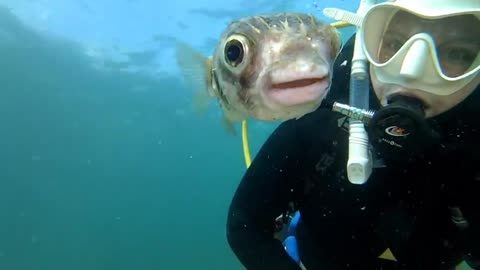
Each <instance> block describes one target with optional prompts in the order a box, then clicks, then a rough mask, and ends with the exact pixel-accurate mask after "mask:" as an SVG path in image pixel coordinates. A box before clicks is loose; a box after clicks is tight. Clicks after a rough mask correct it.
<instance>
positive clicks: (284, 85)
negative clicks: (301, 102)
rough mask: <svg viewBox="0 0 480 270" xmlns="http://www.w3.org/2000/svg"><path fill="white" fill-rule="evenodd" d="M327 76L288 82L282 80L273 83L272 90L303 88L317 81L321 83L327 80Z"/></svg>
mask: <svg viewBox="0 0 480 270" xmlns="http://www.w3.org/2000/svg"><path fill="white" fill-rule="evenodd" d="M326 79H327V77H321V78H307V79H300V80H294V81H288V82H282V83H275V84H272V90H273V91H276V90H282V89H289V90H290V89H295V88H302V87H305V86H309V85H312V84H315V83H319V82H322V81H325V80H326Z"/></svg>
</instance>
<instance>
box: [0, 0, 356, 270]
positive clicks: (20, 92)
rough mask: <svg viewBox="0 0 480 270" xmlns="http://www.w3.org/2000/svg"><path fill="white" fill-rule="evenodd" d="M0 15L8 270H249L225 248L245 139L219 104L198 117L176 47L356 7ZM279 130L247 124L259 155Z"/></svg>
mask: <svg viewBox="0 0 480 270" xmlns="http://www.w3.org/2000/svg"><path fill="white" fill-rule="evenodd" d="M0 5H1V6H0V83H1V84H0V123H1V125H0V127H1V128H0V270H43V269H45V270H64V269H68V270H86V269H95V270H106V269H112V270H113V269H115V270H126V269H139V270H150V269H212V270H213V269H242V267H241V265H240V264H239V263H238V261H237V260H236V258H235V257H234V256H233V253H232V252H231V251H230V248H229V246H228V244H227V242H226V238H225V222H226V213H227V208H228V205H229V202H230V199H231V197H232V195H233V192H234V191H235V188H236V185H237V184H238V182H239V181H240V179H241V176H242V174H243V172H244V171H245V165H244V161H243V155H242V148H241V138H240V137H239V136H237V137H234V136H231V135H229V134H228V133H226V132H225V131H224V130H223V128H222V125H221V123H220V111H219V109H218V107H217V106H216V105H213V104H212V106H211V108H210V110H209V111H208V113H207V114H206V115H205V116H203V117H200V116H198V115H196V114H194V113H193V112H192V110H191V100H192V96H191V93H192V91H191V89H186V88H185V87H184V86H183V82H182V79H181V78H180V77H179V75H178V68H177V67H176V66H175V60H174V58H173V57H174V56H173V55H174V49H175V48H174V41H175V40H176V39H180V40H183V41H186V42H189V43H190V44H192V45H193V46H194V47H196V48H197V49H198V50H200V51H202V52H203V53H205V54H207V53H210V52H211V51H212V50H213V47H214V45H215V42H216V38H217V37H218V35H219V34H220V32H221V31H222V29H223V27H225V25H226V23H228V22H229V21H230V20H232V19H234V18H238V17H240V16H245V15H253V14H257V13H264V12H272V11H306V12H314V13H316V14H318V16H319V17H321V18H323V15H322V13H321V9H322V8H323V7H327V6H337V7H341V8H346V9H349V10H352V11H353V10H355V9H356V4H355V5H353V3H351V2H349V1H348V5H347V1H346V0H345V1H324V2H322V3H316V5H318V9H319V10H317V8H315V3H314V2H312V1H293V0H290V1H246V0H245V1H242V0H237V1H233V2H232V1H230V2H228V3H227V2H224V1H220V0H215V1H187V0H183V2H182V1H175V2H170V3H167V2H164V3H160V1H153V0H149V1H146V0H145V1H142V0H137V1H134V0H130V1H113V0H109V1H101V4H100V3H97V2H95V1H86V0H85V1H67V0H58V1H47V0H38V1H24V0H12V1H6V0H2V1H0ZM324 19H325V18H324ZM350 34H351V32H344V38H345V39H346V38H348V37H349V36H350ZM275 126H276V123H273V124H267V123H260V122H250V136H251V147H252V154H253V155H254V154H255V153H256V151H257V150H258V148H259V147H260V146H261V144H262V143H263V141H264V140H265V139H266V138H267V136H268V135H269V133H270V132H271V130H272V129H273V128H275ZM237 130H238V131H240V126H237Z"/></svg>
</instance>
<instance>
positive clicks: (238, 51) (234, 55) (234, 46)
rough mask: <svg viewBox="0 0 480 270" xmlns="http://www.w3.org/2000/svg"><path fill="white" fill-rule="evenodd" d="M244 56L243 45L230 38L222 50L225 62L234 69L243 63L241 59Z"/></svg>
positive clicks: (237, 40)
mask: <svg viewBox="0 0 480 270" xmlns="http://www.w3.org/2000/svg"><path fill="white" fill-rule="evenodd" d="M244 54H245V48H244V45H243V43H242V42H241V41H240V40H239V39H237V38H232V39H230V40H229V41H227V43H226V44H225V48H224V55H225V61H226V62H227V63H228V64H229V65H231V66H233V67H236V66H238V65H239V64H240V63H242V61H243V57H244Z"/></svg>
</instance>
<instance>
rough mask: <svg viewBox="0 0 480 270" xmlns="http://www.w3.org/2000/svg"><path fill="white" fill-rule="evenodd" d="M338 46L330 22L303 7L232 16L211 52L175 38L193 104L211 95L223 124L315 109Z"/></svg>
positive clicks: (292, 116)
mask: <svg viewBox="0 0 480 270" xmlns="http://www.w3.org/2000/svg"><path fill="white" fill-rule="evenodd" d="M341 46H342V41H341V37H340V34H339V32H338V31H337V30H336V29H335V27H334V26H332V25H330V24H328V23H326V22H323V21H320V20H318V19H316V18H315V17H314V16H313V15H311V14H305V13H293V12H287V13H270V14H264V15H258V16H249V17H243V18H240V19H238V20H236V21H233V22H231V23H230V24H229V25H228V26H227V27H226V29H225V30H224V31H223V33H222V34H221V36H220V39H219V42H218V44H217V46H216V48H215V50H214V52H213V55H212V56H204V55H202V54H201V53H200V52H198V51H196V50H194V49H193V48H191V47H190V46H189V45H187V44H185V43H181V42H179V43H178V44H177V52H176V53H177V54H176V58H177V63H178V65H179V67H180V70H181V71H182V73H183V76H184V78H185V79H186V81H187V83H188V84H189V87H192V88H194V90H195V91H196V95H195V102H194V104H196V108H197V109H199V110H200V111H202V110H205V109H206V108H207V107H208V105H209V103H210V101H211V99H212V98H216V99H217V100H218V103H219V105H220V108H221V110H222V112H223V113H222V114H223V120H224V124H226V125H225V127H226V128H227V130H228V131H230V132H235V130H234V124H235V123H236V122H239V121H242V120H245V119H249V118H252V119H256V120H263V121H286V120H290V119H298V118H301V117H302V116H304V115H306V114H308V113H311V112H313V111H315V110H316V109H317V108H318V107H319V106H320V104H321V102H322V100H323V99H324V98H325V96H326V95H327V94H328V92H329V89H330V85H331V81H332V69H333V64H334V61H335V59H336V57H337V56H338V54H339V52H340V50H341Z"/></svg>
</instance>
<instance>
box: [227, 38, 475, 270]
mask: <svg viewBox="0 0 480 270" xmlns="http://www.w3.org/2000/svg"><path fill="white" fill-rule="evenodd" d="M352 43H353V38H352V39H351V40H350V41H349V42H348V43H347V44H346V45H345V46H344V49H343V51H342V54H341V55H340V56H339V57H338V58H337V60H336V64H335V67H334V68H335V71H334V79H333V84H332V89H331V92H330V94H329V99H330V100H338V101H340V102H343V103H348V85H349V72H350V65H349V63H350V59H351V57H352V50H353V46H352ZM344 61H347V62H348V64H347V65H345V63H344ZM478 92H480V90H479V89H478V88H477V90H476V91H475V92H474V93H473V94H472V95H471V96H470V97H469V98H468V99H467V100H465V101H464V102H463V103H462V105H461V106H459V107H461V109H452V110H451V112H449V113H445V114H444V115H442V116H440V117H437V118H435V119H434V120H432V121H433V122H432V123H435V124H437V125H438V126H439V128H440V131H441V132H442V134H443V141H442V144H441V145H438V146H435V147H433V148H432V149H428V150H425V151H423V152H422V154H419V155H418V156H417V157H416V159H415V160H414V161H413V162H412V161H410V162H407V161H405V162H404V161H390V160H389V159H388V157H383V159H384V160H383V165H381V166H376V167H374V169H373V172H372V174H371V176H370V178H369V180H368V182H367V183H365V184H363V185H354V184H351V183H350V182H349V181H348V179H347V175H346V170H345V169H346V164H347V159H348V135H349V134H348V127H347V126H346V124H347V122H346V121H345V118H344V117H343V116H342V115H339V114H337V113H334V112H331V111H329V110H325V109H319V110H317V111H315V112H314V113H311V114H309V115H307V116H305V117H303V118H301V119H299V120H292V121H287V122H285V123H283V124H281V125H280V126H279V127H278V128H277V129H276V130H275V131H274V132H273V133H272V135H271V136H270V137H269V138H268V140H267V141H266V142H265V144H264V145H263V147H262V148H261V149H260V151H259V153H258V154H257V155H256V157H255V159H254V161H253V163H252V165H251V166H250V168H249V169H248V170H247V172H246V174H245V175H244V177H243V179H242V181H241V183H240V184H239V186H238V189H237V191H236V193H235V195H234V198H233V200H232V203H231V206H230V209H229V214H228V222H227V238H228V241H229V244H230V246H231V248H232V250H233V252H234V253H235V254H236V256H237V257H238V259H239V260H240V261H241V263H242V264H243V265H244V266H245V267H246V268H247V269H249V270H256V269H258V270H270V269H272V270H283V269H285V270H290V269H291V270H294V269H295V270H296V269H300V268H299V266H298V265H297V264H296V263H295V262H294V261H293V260H292V259H291V258H290V257H289V256H288V254H287V253H286V252H285V251H284V248H283V246H282V243H281V242H280V241H278V240H276V239H275V238H274V237H273V234H274V227H275V226H274V220H275V218H276V217H277V216H279V215H280V214H282V213H283V212H284V211H285V210H286V209H288V205H289V204H290V205H291V204H292V203H293V205H294V206H295V209H299V211H300V213H301V222H300V224H299V227H298V229H297V239H298V242H299V252H300V256H301V259H302V262H303V263H304V265H305V266H306V267H307V269H308V270H316V269H319V270H320V269H325V270H340V269H342V270H343V269H354V270H360V269H365V270H367V269H368V270H374V269H385V270H388V269H406V270H413V269H422V270H425V269H435V270H439V269H449V270H450V269H453V268H454V266H455V265H456V264H458V263H459V262H460V261H461V260H464V259H466V260H468V261H470V262H471V263H472V265H474V264H475V260H478V259H479V257H478V256H479V250H480V233H479V231H480V162H479V161H480V145H479V143H478V142H477V140H480V132H479V129H477V128H479V127H480V123H479V121H478V120H477V119H476V118H477V117H480V114H479V112H480V108H478V107H480V102H478V101H480V99H479V98H478V97H477V96H478ZM370 96H371V101H370V104H371V106H372V107H377V108H378V106H379V104H378V101H376V99H375V95H374V94H373V92H371V93H370ZM387 248H389V249H390V250H391V252H392V253H393V255H394V256H395V258H396V260H397V261H392V260H385V259H381V258H378V257H379V256H380V255H381V254H382V253H383V252H384V251H385V250H386V249H387ZM477 263H478V262H477ZM475 269H480V268H478V266H475Z"/></svg>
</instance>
